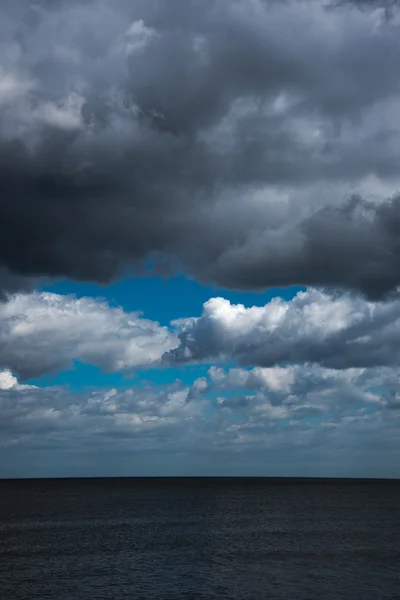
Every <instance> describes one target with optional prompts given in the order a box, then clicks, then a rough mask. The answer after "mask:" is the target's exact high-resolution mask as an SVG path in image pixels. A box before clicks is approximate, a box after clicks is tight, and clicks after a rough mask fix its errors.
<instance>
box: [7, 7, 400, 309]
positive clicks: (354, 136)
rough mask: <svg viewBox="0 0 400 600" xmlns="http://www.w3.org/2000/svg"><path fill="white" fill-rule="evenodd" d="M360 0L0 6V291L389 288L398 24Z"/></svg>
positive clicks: (374, 291) (393, 250)
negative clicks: (199, 283) (155, 272)
mask: <svg viewBox="0 0 400 600" xmlns="http://www.w3.org/2000/svg"><path fill="white" fill-rule="evenodd" d="M356 4H357V3H356ZM358 4H359V3H358ZM363 4H364V6H363V8H364V10H362V11H361V10H358V9H357V8H355V7H354V5H352V4H350V3H347V4H346V5H344V4H342V5H341V6H336V7H335V8H332V6H331V8H332V10H327V8H328V6H327V4H324V3H323V2H314V1H313V0H309V1H304V2H291V1H289V2H284V3H283V2H262V1H261V0H252V1H251V2H248V1H246V2H244V1H242V0H236V1H234V2H223V1H220V2H218V1H217V0H207V1H205V2H204V1H203V2H199V1H194V0H192V1H189V0H185V1H183V0H175V1H174V2H173V10H172V8H171V3H170V2H166V0H159V1H154V2H149V1H146V2H143V1H136V2H133V3H132V2H129V3H128V2H125V1H121V2H118V3H113V2H111V1H108V0H99V1H97V2H90V3H80V2H77V1H74V2H72V3H67V2H55V3H49V2H33V3H32V2H31V3H28V2H22V1H17V2H16V1H15V0H13V1H12V2H11V0H8V1H7V2H3V3H2V7H1V13H2V19H1V24H0V34H1V40H2V41H1V44H0V46H1V47H0V50H1V53H0V56H1V59H0V224H1V225H0V227H1V236H0V265H2V269H1V270H0V287H1V288H2V289H3V290H7V289H11V290H12V289H13V286H11V287H10V277H9V275H12V276H13V277H18V278H20V277H22V278H23V279H24V278H25V277H36V276H50V277H58V276H66V277H69V278H72V279H77V280H96V281H99V282H107V281H109V280H110V279H112V278H113V277H116V276H117V275H118V274H120V273H121V272H122V271H123V270H124V269H126V268H133V269H134V270H138V269H141V268H143V267H144V264H145V263H146V262H147V261H149V260H150V261H151V262H152V263H153V264H155V265H156V267H157V268H158V269H160V270H163V271H167V272H168V271H170V270H177V269H179V270H184V271H186V272H189V273H190V274H191V275H192V276H194V277H196V278H198V279H200V280H204V281H214V282H216V283H218V284H220V285H224V286H227V287H231V288H248V289H262V288H265V287H267V286H271V285H289V284H294V283H297V284H313V285H327V286H337V287H349V288H358V289H360V290H362V291H363V292H366V293H367V294H369V295H370V296H374V297H378V296H380V295H382V294H384V293H385V292H387V291H390V290H392V289H393V288H394V287H395V286H396V285H397V284H398V283H399V280H400V267H399V264H400V261H399V259H400V249H399V245H398V243H397V238H398V234H399V233H400V221H399V208H398V200H397V198H396V197H395V191H396V186H397V184H398V165H399V159H400V141H399V133H400V119H399V117H400V110H399V108H398V106H399V103H398V100H399V93H400V87H399V83H400V76H399V71H398V64H399V60H400V35H399V33H400V31H399V29H400V25H399V21H398V15H397V13H396V10H397V9H396V6H394V5H393V3H390V6H391V7H392V14H391V18H383V17H384V16H385V7H386V5H383V3H380V4H372V3H369V4H368V6H366V5H367V3H363ZM386 8H387V7H386ZM371 181H372V183H371ZM372 188H373V190H372V191H371V189H372ZM354 193H359V194H361V195H362V197H363V198H365V200H363V201H361V200H360V202H359V203H358V204H357V203H354V201H353V200H351V197H352V195H353V194H354ZM370 196H371V197H370ZM372 196H373V197H372ZM388 197H389V198H392V199H391V200H387V198H388ZM368 203H369V204H368ZM364 204H365V206H366V207H367V208H363V206H364ZM2 273H7V274H8V275H7V277H3V276H2ZM15 281H17V279H15Z"/></svg>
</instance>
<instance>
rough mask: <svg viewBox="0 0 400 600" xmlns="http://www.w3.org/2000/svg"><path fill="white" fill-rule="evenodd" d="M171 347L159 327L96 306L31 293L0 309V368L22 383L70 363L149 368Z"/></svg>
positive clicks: (169, 338)
mask: <svg viewBox="0 0 400 600" xmlns="http://www.w3.org/2000/svg"><path fill="white" fill-rule="evenodd" d="M176 343H177V341H176V339H175V337H174V336H173V334H171V333H170V332H169V331H168V329H166V328H165V327H160V326H159V325H158V323H155V322H153V321H149V320H147V319H144V318H142V317H141V316H140V314H138V313H126V312H124V310H123V309H122V308H118V307H111V306H109V305H108V304H107V303H106V302H105V301H101V300H95V299H92V298H81V299H77V298H75V297H74V296H60V295H58V294H51V293H44V292H43V293H40V292H35V293H32V294H17V295H14V296H12V298H11V299H10V300H9V301H8V302H3V303H0V364H3V365H5V366H7V367H8V368H10V369H12V370H14V371H16V372H18V373H19V374H20V376H21V377H22V378H29V377H34V376H40V375H43V374H44V373H48V372H53V373H54V372H57V371H58V370H59V369H64V368H67V367H68V366H70V365H71V362H72V361H73V360H74V359H79V360H81V361H84V362H87V363H91V364H94V365H98V366H100V367H102V368H103V369H104V370H106V371H112V370H113V371H120V370H130V369H132V368H134V367H139V366H146V365H147V366H149V365H151V364H153V363H155V362H157V361H159V360H160V359H161V357H162V355H163V353H165V352H166V351H167V350H169V349H171V348H173V347H174V346H176Z"/></svg>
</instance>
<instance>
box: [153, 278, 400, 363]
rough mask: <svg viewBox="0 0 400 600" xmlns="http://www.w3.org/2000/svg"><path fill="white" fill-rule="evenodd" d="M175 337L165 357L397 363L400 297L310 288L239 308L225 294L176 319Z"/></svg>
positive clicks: (399, 358)
mask: <svg viewBox="0 0 400 600" xmlns="http://www.w3.org/2000/svg"><path fill="white" fill-rule="evenodd" d="M175 326H176V328H177V331H178V336H179V339H180V344H179V345H178V346H177V347H176V348H175V349H173V350H171V351H170V352H168V353H166V354H165V355H164V357H163V361H164V363H165V364H166V365H169V364H174V363H191V362H216V361H220V362H222V363H223V362H229V361H232V360H234V361H236V362H238V363H239V364H244V365H259V366H273V365H279V364H284V363H288V362H291V363H307V362H309V363H319V364H321V365H324V366H326V367H331V368H335V369H346V368H348V367H370V366H387V365H398V364H399V362H400V354H399V346H398V340H399V336H400V301H399V300H398V299H397V298H396V299H394V300H391V301H387V302H368V301H366V300H365V299H363V298H362V297H360V296H354V295H346V294H342V295H337V294H336V295H330V294H327V293H323V292H321V291H318V290H315V289H310V290H308V291H306V292H300V293H298V294H297V296H296V297H295V298H293V300H291V301H283V300H282V299H280V298H275V299H273V300H272V301H271V302H269V303H268V304H266V305H265V306H253V307H250V308H245V307H244V306H243V305H240V304H239V305H233V304H231V303H230V302H229V300H225V299H224V298H212V299H210V300H209V301H208V302H206V303H205V304H204V309H203V314H202V315H201V316H200V317H198V318H191V319H181V320H179V321H176V323H175Z"/></svg>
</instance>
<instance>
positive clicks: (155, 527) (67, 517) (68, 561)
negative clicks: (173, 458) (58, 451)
mask: <svg viewBox="0 0 400 600" xmlns="http://www.w3.org/2000/svg"><path fill="white" fill-rule="evenodd" d="M0 569H1V577H0V599H1V600H9V599H10V600H11V599H12V600H33V599H40V600H43V599H52V600H53V599H54V600H67V599H68V600H81V599H82V600H83V599H85V600H86V599H94V598H99V599H100V598H101V599H104V600H105V599H116V600H118V599H120V598H121V599H122V598H129V599H141V598H143V599H145V598H157V599H161V600H163V599H171V600H179V599H181V598H185V599H187V598H190V599H191V598H193V599H197V598H199V599H201V598H204V599H205V598H207V599H210V600H211V599H217V598H225V599H228V598H232V599H235V600H236V599H238V600H239V599H240V600H245V599H248V598H251V599H259V598H265V599H275V598H276V599H283V598H285V599H289V600H291V599H293V600H295V599H297V598H298V599H304V600H306V599H314V598H315V599H318V600H331V599H334V598H335V599H343V600H356V599H360V600H361V599H362V600H380V599H382V600H383V599H385V600H389V599H391V600H395V599H400V482H397V483H396V482H359V483H357V482H354V481H353V482H347V483H346V482H331V483H327V482H314V483H309V482H296V481H288V482H281V481H275V482H274V481H270V480H243V479H238V480H221V479H220V480H218V479H217V480H215V479H214V480H210V479H199V480H193V479H182V480H171V479H160V480H135V479H125V480H118V479H103V480H41V481H40V480H36V481H0Z"/></svg>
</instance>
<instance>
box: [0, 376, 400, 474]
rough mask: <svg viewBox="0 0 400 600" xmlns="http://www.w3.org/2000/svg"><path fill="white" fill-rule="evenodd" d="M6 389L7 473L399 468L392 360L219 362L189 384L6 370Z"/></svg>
mask: <svg viewBox="0 0 400 600" xmlns="http://www.w3.org/2000/svg"><path fill="white" fill-rule="evenodd" d="M0 390H1V392H0V410H1V415H2V419H1V423H0V458H1V459H2V460H0V465H1V467H0V476H4V475H10V474H12V475H14V476H15V475H16V474H19V475H20V476H27V475H28V476H32V475H33V476H38V475H39V476H40V475H42V476H43V475H49V474H50V475H54V474H56V475H60V474H67V475H71V474H72V475H76V474H82V473H85V469H87V468H88V466H89V468H90V472H91V473H92V474H101V475H116V474H130V475H132V474H143V473H145V474H158V475H160V474H163V473H164V474H165V473H168V474H175V475H176V474H180V475H182V474H184V473H187V472H189V473H191V474H229V473H230V474H232V473H233V474H236V475H238V474H258V475H260V474H261V475H262V474H267V475H268V474H269V475H271V474H280V475H282V474H287V475H290V474H291V475H293V474H296V473H297V474H303V475H304V474H305V475H307V474H308V475H310V474H313V475H315V474H323V475H335V474H336V475H338V474H339V475H340V474H341V475H343V474H347V475H354V474H356V475H361V474H364V475H370V476H377V475H378V476H382V475H386V476H397V475H398V474H399V470H398V465H399V461H398V457H399V455H400V446H399V437H398V427H399V418H400V404H399V403H398V402H397V404H396V399H395V396H394V393H393V392H394V390H398V375H397V373H396V371H395V370H391V369H369V370H368V369H359V370H356V369H353V370H351V369H350V370H346V371H343V372H341V373H340V374H338V373H337V372H336V371H332V370H329V369H324V368H321V367H315V366H314V367H310V366H305V367H303V366H297V367H296V366H291V367H285V368H281V367H275V368H258V367H257V368H255V369H252V370H250V371H247V370H243V369H230V370H224V369H220V368H216V367H212V368H211V369H210V370H209V372H208V373H207V374H206V376H205V377H203V378H200V379H197V380H195V381H193V383H192V384H191V385H189V386H184V385H183V384H182V383H180V382H178V381H177V382H176V383H173V384H170V385H167V386H149V385H136V386H134V387H131V388H127V389H123V390H119V391H118V390H116V389H97V390H95V391H93V390H91V391H86V390H83V391H81V392H72V391H71V390H68V389H64V388H61V387H49V388H38V387H34V386H22V385H20V384H19V383H18V381H17V380H16V379H15V378H13V377H12V375H11V374H10V373H9V372H7V371H3V372H2V373H0ZM3 459H4V460H3ZM378 467H379V469H378Z"/></svg>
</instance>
